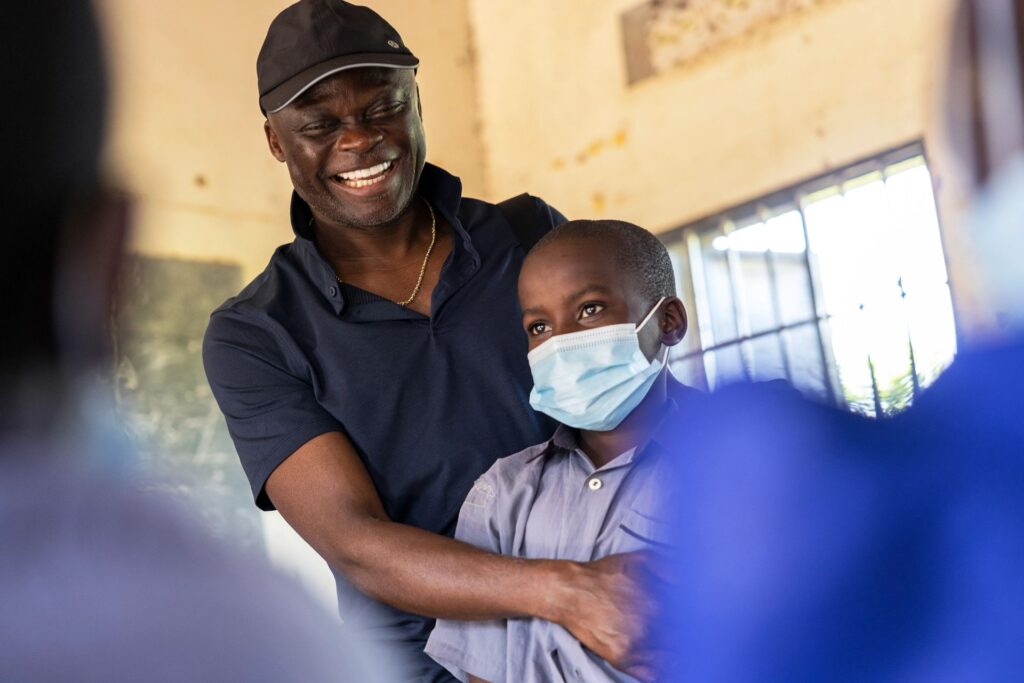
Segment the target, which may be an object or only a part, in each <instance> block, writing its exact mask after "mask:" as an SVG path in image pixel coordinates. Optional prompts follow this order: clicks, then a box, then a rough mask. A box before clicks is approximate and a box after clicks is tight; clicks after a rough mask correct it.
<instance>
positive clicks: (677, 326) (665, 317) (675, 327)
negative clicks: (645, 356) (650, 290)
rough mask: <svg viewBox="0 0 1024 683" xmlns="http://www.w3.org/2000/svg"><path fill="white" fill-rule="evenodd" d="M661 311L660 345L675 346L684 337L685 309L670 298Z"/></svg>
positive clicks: (679, 302) (673, 298)
mask: <svg viewBox="0 0 1024 683" xmlns="http://www.w3.org/2000/svg"><path fill="white" fill-rule="evenodd" d="M661 310H662V313H661V343H662V344H664V345H665V346H675V345H676V344H678V343H679V342H681V341H682V340H683V337H685V336H686V327H687V320H686V307H685V306H683V302H682V301H680V300H679V299H678V298H677V297H674V296H672V297H669V298H668V299H666V300H665V303H664V305H663V306H662V309H661Z"/></svg>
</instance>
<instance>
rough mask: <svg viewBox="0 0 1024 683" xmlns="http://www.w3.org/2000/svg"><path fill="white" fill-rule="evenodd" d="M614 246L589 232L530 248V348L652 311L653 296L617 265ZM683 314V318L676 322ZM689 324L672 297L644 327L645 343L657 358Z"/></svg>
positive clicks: (525, 282)
mask: <svg viewBox="0 0 1024 683" xmlns="http://www.w3.org/2000/svg"><path fill="white" fill-rule="evenodd" d="M613 252H614V249H609V248H608V246H607V244H604V245H602V244H601V243H600V242H599V241H598V240H595V239H584V238H567V239H562V240H558V241H556V242H553V243H550V244H546V245H544V246H543V247H542V248H540V249H537V250H534V251H531V252H530V254H529V256H528V257H527V259H526V261H525V262H524V263H523V269H522V271H521V272H520V275H519V303H520V304H521V306H522V309H523V327H524V328H525V329H526V335H527V337H528V338H529V341H530V350H531V351H532V350H533V349H535V348H537V347H538V346H540V345H541V344H543V343H544V342H546V341H547V340H548V339H551V338H552V337H555V336H559V335H563V334H569V333H570V332H579V331H580V330H587V329H591V328H594V327H604V326H605V325H618V324H622V323H633V324H634V325H635V324H637V323H639V322H640V321H641V320H643V319H644V317H645V316H646V315H647V314H648V313H649V312H650V311H651V307H652V306H653V305H654V302H653V301H648V300H647V299H646V298H645V297H644V296H643V295H642V294H641V293H640V291H639V289H640V288H639V287H638V286H637V285H636V283H635V282H634V281H633V278H631V277H630V276H629V275H628V274H626V273H623V272H622V269H621V268H619V267H618V266H617V264H616V262H615V256H614V253H613ZM675 307H678V311H675V310H674V309H675ZM669 308H673V312H671V313H670V312H668V311H667V309H669ZM679 316H681V317H682V320H681V321H679V320H675V321H674V322H673V320H672V319H673V318H678V317H679ZM680 324H681V330H680V329H679V326H680ZM666 328H667V329H666ZM685 330H686V314H685V312H684V311H683V309H682V304H681V302H680V301H679V300H678V299H676V298H674V297H673V298H671V299H669V300H668V305H666V306H663V307H662V311H659V312H658V313H656V314H655V316H654V319H653V320H651V321H650V322H649V323H648V324H647V326H646V327H645V328H644V329H643V330H641V331H640V348H641V350H642V351H643V352H644V355H645V356H647V358H648V360H650V359H653V358H654V356H655V354H656V353H657V352H658V349H659V348H660V347H661V344H669V345H671V344H675V343H677V342H678V341H679V339H682V336H683V333H685ZM677 337H678V338H677Z"/></svg>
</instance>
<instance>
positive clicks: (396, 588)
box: [321, 520, 587, 622]
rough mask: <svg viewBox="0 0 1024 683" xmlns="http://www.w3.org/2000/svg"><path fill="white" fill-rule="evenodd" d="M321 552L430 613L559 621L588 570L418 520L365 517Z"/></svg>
mask: <svg viewBox="0 0 1024 683" xmlns="http://www.w3.org/2000/svg"><path fill="white" fill-rule="evenodd" d="M357 526H358V528H356V529H353V528H352V527H351V526H349V527H347V528H346V529H345V531H344V539H343V542H344V544H345V548H341V547H336V548H323V549H321V554H323V555H324V557H325V559H327V561H328V562H329V563H330V564H332V565H333V566H334V567H336V568H337V569H338V570H340V571H341V573H342V574H343V575H344V576H345V577H346V578H347V579H348V580H349V581H351V582H352V583H353V584H354V585H355V586H356V587H357V588H358V589H360V590H361V591H363V592H364V593H366V594H368V595H370V596H371V597H373V598H375V599H377V600H379V601H381V602H383V603H386V604H388V605H391V606H393V607H397V608H399V609H403V610H406V611H408V612H415V613H417V614H423V615H426V616H431V617H437V618H445V619H459V620H475V619H503V618H511V617H521V616H532V617H539V618H542V619H547V620H549V621H556V622H560V621H561V619H562V615H563V614H564V613H565V612H566V611H567V610H571V609H572V605H573V604H574V602H575V600H577V599H579V597H580V596H579V587H580V586H579V584H580V581H578V580H577V579H580V578H583V575H585V574H586V573H587V570H586V569H585V568H584V567H583V566H582V565H580V564H577V563H573V562H568V561H563V560H524V559H520V558H513V557H505V556H501V555H495V554H493V553H489V552H486V551H483V550H480V549H479V548H476V547H474V546H471V545H468V544H466V543H462V542H460V541H455V540H452V539H450V538H447V537H445V536H441V535H438V534H433V533H430V532H428V531H424V530H422V529H418V528H416V527H412V526H408V525H404V524H397V523H395V522H390V521H385V520H368V521H366V522H362V523H359V524H358V525H357Z"/></svg>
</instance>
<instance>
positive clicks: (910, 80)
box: [470, 0, 984, 331]
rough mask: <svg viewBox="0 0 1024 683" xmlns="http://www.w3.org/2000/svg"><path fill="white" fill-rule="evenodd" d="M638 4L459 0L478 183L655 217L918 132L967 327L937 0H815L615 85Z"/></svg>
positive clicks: (657, 226) (585, 208) (668, 220)
mask: <svg viewBox="0 0 1024 683" xmlns="http://www.w3.org/2000/svg"><path fill="white" fill-rule="evenodd" d="M752 1H754V2H757V1H758V0H752ZM637 3H638V0H591V1H590V2H587V3H578V2H568V1H552V0H519V1H518V2H495V1H494V0H470V10H471V14H472V20H473V26H474V35H475V37H476V40H477V42H478V48H477V51H478V53H479V71H478V73H479V77H480V119H481V120H482V121H483V122H484V129H483V133H484V145H485V150H486V169H487V173H486V175H487V179H488V185H487V187H488V191H489V196H490V197H492V198H495V199H499V198H503V197H506V196H509V195H513V194H516V193H518V192H522V191H524V190H527V191H530V192H532V193H535V194H538V195H540V196H543V197H544V198H545V199H547V200H548V201H550V202H551V203H553V204H554V205H556V206H557V207H558V208H559V209H561V210H562V211H563V212H564V213H565V214H566V215H568V216H569V217H579V218H584V217H600V216H609V217H617V218H624V219H627V220H631V221H634V222H636V223H639V224H640V225H643V226H645V227H648V228H650V229H652V230H655V231H663V230H667V229H670V228H673V227H677V226H680V225H683V224H686V223H688V222H690V221H693V220H695V219H697V218H700V217H702V216H706V215H708V214H710V213H713V212H715V211H718V210H721V209H725V208H728V207H731V206H734V205H736V204H739V203H742V202H744V201H746V200H749V199H752V198H756V197H758V196H761V195H764V194H767V193H769V192H771V191H773V190H776V189H779V188H782V187H785V186H787V185H791V184H794V183H796V182H798V181H800V180H803V179H806V178H808V177H812V176H814V175H817V174H820V173H823V172H825V171H828V170H830V169H834V168H836V167H837V166H842V165H844V164H847V163H850V162H852V161H855V160H857V159H859V158H861V157H865V156H868V155H871V154H874V153H875V152H878V151H883V150H885V149H887V148H891V147H895V146H897V145H900V144H902V143H904V142H908V141H911V140H914V139H921V138H923V139H924V140H925V143H926V146H927V148H928V151H929V154H930V156H931V157H932V161H933V164H932V169H933V172H934V174H935V178H936V185H937V187H938V188H939V190H940V192H939V197H938V199H939V204H940V213H941V214H942V218H943V224H944V233H945V240H946V245H947V252H948V257H949V258H948V260H949V266H950V271H951V277H952V279H953V285H954V298H955V304H956V308H957V314H958V325H959V326H960V327H961V331H964V330H965V329H970V328H972V327H974V326H976V325H978V324H981V322H980V318H982V317H984V316H983V314H982V312H981V310H980V308H979V307H977V306H975V305H974V300H973V295H972V293H971V291H970V282H969V280H970V278H969V276H968V275H969V271H970V264H969V262H968V259H967V253H968V248H967V240H966V237H965V236H964V235H963V234H962V233H961V232H960V231H959V220H958V218H959V214H960V212H961V209H962V206H961V202H959V200H957V199H956V196H955V195H956V193H955V192H951V191H948V188H947V191H943V180H944V176H946V175H947V174H946V173H944V169H946V168H949V165H948V160H946V159H945V158H944V157H943V154H942V150H941V144H942V139H941V136H939V135H937V134H936V133H937V130H936V126H935V125H934V123H933V118H932V114H933V113H934V112H933V106H932V105H933V102H934V99H935V98H934V90H935V81H936V78H937V77H938V73H939V70H938V68H937V67H938V66H939V62H940V58H941V55H942V54H943V43H944V39H945V36H946V27H947V21H948V15H949V10H950V7H951V4H952V3H951V1H950V0H899V2H893V1H892V0H822V2H820V3H819V4H818V5H817V6H815V7H812V8H810V9H807V10H804V11H800V12H796V13H794V14H792V15H790V16H788V17H786V18H784V19H781V20H778V21H775V22H773V23H770V24H768V25H766V26H762V27H760V28H758V29H755V30H754V31H752V32H751V33H749V34H747V35H746V36H744V37H742V38H740V39H737V40H735V41H733V42H731V43H728V44H726V45H724V46H722V47H720V48H717V49H714V50H712V51H710V52H709V53H706V54H705V55H704V56H702V57H700V58H698V60H697V61H696V62H694V63H691V64H689V65H686V66H683V67H679V68H677V69H676V70H674V71H671V72H668V73H664V74H661V75H659V76H656V77H654V78H651V79H648V80H645V81H642V82H640V83H638V84H636V85H634V86H632V87H630V86H627V85H626V73H625V57H624V51H623V49H622V42H621V41H622V38H621V34H620V19H619V17H620V14H621V13H622V11H623V10H626V9H630V8H632V7H635V6H636V4H637Z"/></svg>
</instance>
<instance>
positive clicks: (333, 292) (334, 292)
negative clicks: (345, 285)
mask: <svg viewBox="0 0 1024 683" xmlns="http://www.w3.org/2000/svg"><path fill="white" fill-rule="evenodd" d="M327 293H328V294H330V295H331V296H336V295H337V294H338V288H337V287H331V288H330V289H328V290H327Z"/></svg>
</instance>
